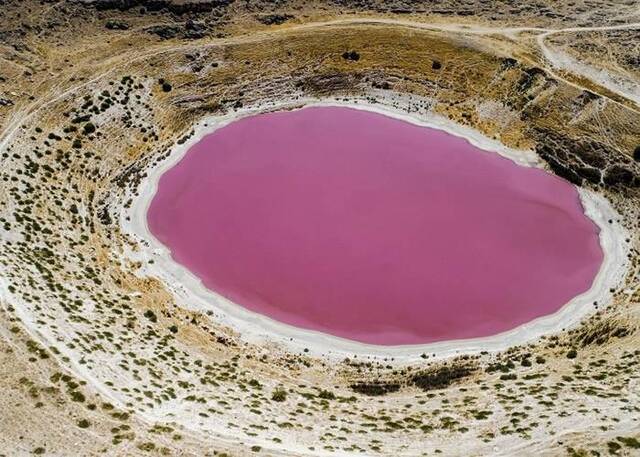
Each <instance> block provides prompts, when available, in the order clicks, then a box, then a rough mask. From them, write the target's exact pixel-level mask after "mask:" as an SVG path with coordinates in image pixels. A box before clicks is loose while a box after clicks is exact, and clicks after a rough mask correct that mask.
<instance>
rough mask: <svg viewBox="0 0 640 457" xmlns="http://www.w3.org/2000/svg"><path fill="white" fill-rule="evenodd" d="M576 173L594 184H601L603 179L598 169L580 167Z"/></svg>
mask: <svg viewBox="0 0 640 457" xmlns="http://www.w3.org/2000/svg"><path fill="white" fill-rule="evenodd" d="M576 172H577V173H578V175H580V176H581V177H583V178H584V179H586V180H587V181H589V182H591V183H593V184H600V180H601V179H602V173H601V172H600V170H598V169H597V168H591V167H580V168H578V169H577V170H576Z"/></svg>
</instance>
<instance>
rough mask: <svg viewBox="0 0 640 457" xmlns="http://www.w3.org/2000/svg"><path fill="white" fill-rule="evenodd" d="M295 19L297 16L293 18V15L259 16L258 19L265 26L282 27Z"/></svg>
mask: <svg viewBox="0 0 640 457" xmlns="http://www.w3.org/2000/svg"><path fill="white" fill-rule="evenodd" d="M294 17H295V16H292V15H291V14H267V15H265V16H258V18H257V19H258V21H260V22H262V23H263V24H264V25H280V24H284V23H285V22H287V21H288V20H290V19H293V18H294Z"/></svg>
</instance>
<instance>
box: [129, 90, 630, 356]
mask: <svg viewBox="0 0 640 457" xmlns="http://www.w3.org/2000/svg"><path fill="white" fill-rule="evenodd" d="M302 106H347V107H351V108H357V109H363V110H367V111H372V112H376V113H380V114H384V115H387V116H390V117H394V118H397V119H401V120H403V121H406V122H410V123H412V124H415V125H420V126H425V127H431V128H436V129H439V130H444V131H446V132H448V133H450V134H452V135H455V136H459V137H462V138H465V139H467V140H468V141H469V142H470V143H471V144H473V145H474V146H476V147H478V148H480V149H483V150H486V151H489V152H492V153H498V154H500V155H501V156H503V157H506V158H508V159H510V160H513V161H514V162H515V163H517V164H518V165H521V166H529V167H540V168H541V167H542V163H541V161H540V160H539V158H538V157H537V155H536V154H535V153H534V152H533V151H525V150H514V149H509V148H507V147H505V146H503V145H501V144H500V143H499V142H498V141H495V140H491V139H489V138H487V137H485V136H484V135H482V134H480V133H479V132H478V131H476V130H473V129H471V128H465V127H462V126H460V125H458V124H455V123H453V122H451V121H448V120H446V119H444V118H443V117H441V116H438V115H434V114H431V113H429V114H427V115H419V114H416V113H407V112H406V111H403V110H400V109H396V108H392V107H389V106H383V105H381V104H375V105H374V104H370V103H367V102H365V101H355V102H352V101H340V100H332V99H326V100H323V101H317V100H302V101H301V100H296V101H284V102H282V103H278V104H269V105H266V106H258V107H252V108H246V109H243V110H240V111H238V112H235V113H232V114H228V115H225V116H218V117H210V118H206V119H203V120H202V121H201V122H200V123H198V125H196V126H195V127H194V134H193V135H192V136H191V138H190V139H189V140H188V141H186V142H185V143H183V144H182V145H177V146H176V147H175V148H174V149H173V150H172V151H171V153H170V155H169V156H168V158H167V159H166V160H165V161H164V162H162V163H161V164H160V165H158V166H156V167H155V168H153V169H151V170H148V176H147V178H146V179H145V181H144V182H143V183H142V184H141V186H140V189H141V192H140V195H139V196H138V197H137V198H136V199H135V201H134V203H133V204H132V206H131V209H130V210H128V211H127V210H123V212H122V213H121V217H120V224H121V228H122V230H123V232H124V233H128V234H131V235H134V236H135V237H136V238H137V239H139V240H140V241H143V242H145V243H148V245H149V248H145V249H142V251H141V254H140V255H139V257H137V258H136V259H135V260H144V261H145V262H144V266H143V269H142V272H143V274H145V275H149V276H153V277H157V278H160V279H161V280H162V281H163V282H164V283H165V284H166V285H167V287H168V289H169V290H171V291H172V293H173V294H174V295H175V297H176V300H177V302H178V303H181V304H183V305H185V306H186V307H187V308H189V309H193V310H200V311H213V312H214V315H215V319H216V320H217V321H218V322H220V323H222V324H223V325H229V326H230V327H232V328H234V329H236V330H237V331H238V332H239V333H240V334H241V336H242V338H244V339H245V340H246V341H249V342H253V343H263V342H267V341H271V342H276V343H280V344H283V345H284V346H285V347H286V348H288V349H290V350H293V351H298V352H301V351H303V350H306V351H307V352H308V353H309V354H311V355H318V356H324V357H329V358H331V359H335V360H339V359H343V358H344V357H345V356H349V355H353V354H357V355H359V356H369V357H380V358H384V357H389V356H392V357H394V358H396V360H401V361H407V362H410V361H417V360H419V359H420V356H421V355H422V354H431V355H432V356H433V357H435V358H445V357H450V356H454V355H459V354H462V353H479V352H481V351H490V352H494V351H495V352H497V351H502V350H504V349H507V348H509V347H511V346H514V345H518V344H522V343H526V342H530V341H533V340H535V339H536V338H539V337H540V336H541V335H544V334H547V333H553V332H558V331H561V330H566V329H568V328H571V327H573V326H575V325H577V324H578V323H579V322H580V321H581V320H582V319H583V318H584V317H586V316H588V315H590V314H592V313H593V312H594V311H596V307H595V306H594V302H597V303H598V304H599V306H606V304H607V303H608V302H609V301H610V300H611V293H610V289H611V288H615V286H616V285H618V284H619V283H620V281H621V280H622V278H623V276H624V274H625V272H626V269H627V248H626V244H625V243H623V240H624V239H625V238H627V237H628V234H627V232H626V230H625V229H624V228H623V227H622V226H621V225H620V224H618V223H617V222H616V221H618V220H619V218H620V217H619V215H618V214H617V213H616V211H615V210H614V209H613V208H612V206H611V205H610V204H609V202H608V201H607V200H606V198H604V197H602V196H600V195H598V194H595V193H594V192H591V191H589V190H586V189H582V188H578V191H579V194H580V198H581V200H582V204H583V207H584V209H585V214H586V215H587V216H588V217H590V218H591V219H592V220H593V221H594V222H595V223H596V224H597V225H598V227H599V228H600V234H599V236H600V243H601V246H602V249H603V252H604V260H603V263H602V266H601V268H600V271H599V273H598V275H597V277H596V278H595V280H594V282H593V285H592V287H591V289H589V290H588V291H587V292H585V293H583V294H581V295H579V296H577V297H575V298H574V299H573V300H571V301H570V302H569V303H567V304H566V305H565V306H563V307H562V308H561V309H560V310H559V311H557V312H556V313H554V314H552V315H548V316H544V317H541V318H538V319H536V320H534V321H531V322H529V323H527V324H524V325H521V326H519V327H517V328H514V329H512V330H510V331H508V332H504V333H500V334H497V335H493V336H489V337H483V338H474V339H465V340H456V341H445V342H437V343H430V344H424V345H407V346H378V345H369V344H364V343H359V342H354V341H350V340H347V339H343V338H339V337H335V336H331V335H327V334H325V333H321V332H316V331H311V330H306V329H300V328H296V327H293V326H290V325H287V324H283V323H280V322H277V321H275V320H273V319H270V318H268V317H266V316H263V315H260V314H257V313H254V312H252V311H249V310H247V309H245V308H243V307H241V306H239V305H236V304H234V303H232V302H231V301H229V300H227V299H225V298H224V297H222V296H220V295H218V294H216V293H215V292H214V291H211V290H209V289H207V288H205V287H204V286H203V285H202V283H201V281H200V280H199V279H198V278H197V277H196V276H194V275H193V274H192V273H191V272H189V271H188V270H187V269H186V268H185V267H183V266H181V265H180V264H178V263H176V262H175V261H174V260H173V259H172V258H171V255H170V251H169V250H168V249H167V248H166V247H165V246H164V245H162V244H161V243H160V242H159V241H158V240H157V239H155V237H153V235H152V234H151V232H150V231H149V228H148V226H147V220H146V213H147V209H148V206H149V204H150V202H151V200H152V198H153V196H154V194H155V192H156V189H157V183H158V180H159V178H160V176H161V175H162V174H163V173H164V172H165V171H166V170H167V169H169V168H171V167H172V166H173V165H174V164H175V163H177V162H178V161H179V160H180V159H181V158H182V157H183V155H184V154H185V153H186V151H187V150H188V149H189V148H190V147H191V146H192V145H193V144H195V143H196V142H198V141H199V140H200V139H201V138H202V137H203V136H204V135H207V134H209V133H211V132H213V131H215V130H216V129H218V128H221V127H224V126H225V125H227V124H229V123H230V122H233V121H234V120H236V119H239V118H241V117H245V116H251V115H254V114H257V113H260V112H264V111H273V110H282V109H294V108H299V107H302ZM610 220H611V221H612V223H609V221H610ZM151 259H153V263H149V260H151Z"/></svg>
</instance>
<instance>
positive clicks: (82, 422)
mask: <svg viewBox="0 0 640 457" xmlns="http://www.w3.org/2000/svg"><path fill="white" fill-rule="evenodd" d="M90 425H91V422H89V421H88V420H87V419H81V420H79V421H78V427H80V428H89V426H90Z"/></svg>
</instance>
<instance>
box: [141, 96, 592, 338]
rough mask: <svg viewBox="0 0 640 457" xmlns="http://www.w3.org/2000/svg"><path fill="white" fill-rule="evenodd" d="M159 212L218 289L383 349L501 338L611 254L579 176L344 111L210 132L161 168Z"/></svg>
mask: <svg viewBox="0 0 640 457" xmlns="http://www.w3.org/2000/svg"><path fill="white" fill-rule="evenodd" d="M147 217H148V223H149V228H150V230H151V232H152V233H153V234H154V235H155V236H156V237H157V238H158V239H159V240H160V241H161V242H162V243H163V244H165V245H166V246H168V247H169V248H170V249H171V252H172V255H173V258H174V259H175V260H176V261H177V262H179V263H180V264H182V265H184V266H185V267H187V268H188V269H189V270H190V271H191V272H193V273H194V274H195V275H197V276H198V277H200V278H201V279H202V281H203V282H204V284H205V285H206V286H207V287H208V288H210V289H211V290H214V291H216V292H217V293H219V294H221V295H223V296H224V297H227V298H228V299H230V300H232V301H233V302H235V303H237V304H239V305H241V306H243V307H245V308H247V309H249V310H252V311H255V312H257V313H260V314H263V315H266V316H269V317H271V318H273V319H276V320H278V321H281V322H284V323H287V324H291V325H294V326H297V327H302V328H305V329H313V330H319V331H321V332H325V333H328V334H332V335H336V336H340V337H344V338H348V339H351V340H356V341H361V342H365V343H373V344H380V345H401V344H417V343H429V342H434V341H441V340H451V339H458V338H471V337H481V336H488V335H492V334H496V333H499V332H502V331H506V330H509V329H512V328H514V327H516V326H518V325H520V324H523V323H525V322H528V321H531V320H532V319H535V318H537V317H540V316H544V315H547V314H550V313H554V312H555V311H557V310H558V309H560V308H561V307H562V306H563V305H564V304H565V303H567V302H568V301H569V300H571V299H572V298H573V297H575V296H576V295H578V294H580V293H582V292H584V291H586V290H587V289H589V288H590V287H591V284H592V281H593V279H594V277H595V276H596V274H597V271H598V269H599V267H600V264H601V262H602V259H603V254H602V250H601V248H600V244H599V241H598V229H597V227H596V226H595V224H594V223H593V222H592V221H591V220H590V219H588V218H587V217H586V216H585V215H584V214H583V209H582V206H581V204H580V200H579V197H578V194H577V192H576V189H575V188H574V187H573V186H572V185H570V184H569V183H567V182H566V181H564V180H561V179H559V178H557V177H555V176H552V175H550V174H547V173H545V172H543V171H541V170H537V169H531V168H525V167H520V166H517V165H515V164H514V163H512V162H511V161H509V160H507V159H504V158H501V157H499V156H498V155H497V154H494V153H488V152H484V151H481V150H479V149H477V148H475V147H474V146H472V145H470V144H469V143H468V142H466V141H465V140H463V139H460V138H456V137H454V136H451V135H449V134H447V133H444V132H442V131H438V130H433V129H428V128H424V127H418V126H414V125H411V124H409V123H406V122H402V121H399V120H396V119H392V118H389V117H386V116H383V115H379V114H374V113H370V112H365V111H358V110H354V109H348V108H338V107H323V108H306V109H302V110H298V111H292V112H278V113H271V114H262V115H257V116H253V117H249V118H245V119H242V120H239V121H236V122H234V123H232V124H230V125H228V126H226V127H224V128H221V129H219V130H217V131H216V132H214V133H212V134H210V135H208V136H206V137H205V138H204V139H202V140H201V141H200V142H199V143H197V144H196V145H194V146H193V147H192V148H191V149H190V150H189V151H188V152H187V154H186V155H185V157H184V158H183V159H182V160H181V161H180V162H179V163H178V164H177V165H175V166H174V167H173V168H171V169H170V170H168V171H167V172H166V173H165V174H164V175H163V176H162V177H161V179H160V183H159V187H158V192H157V194H156V195H155V197H154V198H153V201H152V202H151V206H150V208H149V211H148V214H147Z"/></svg>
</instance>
